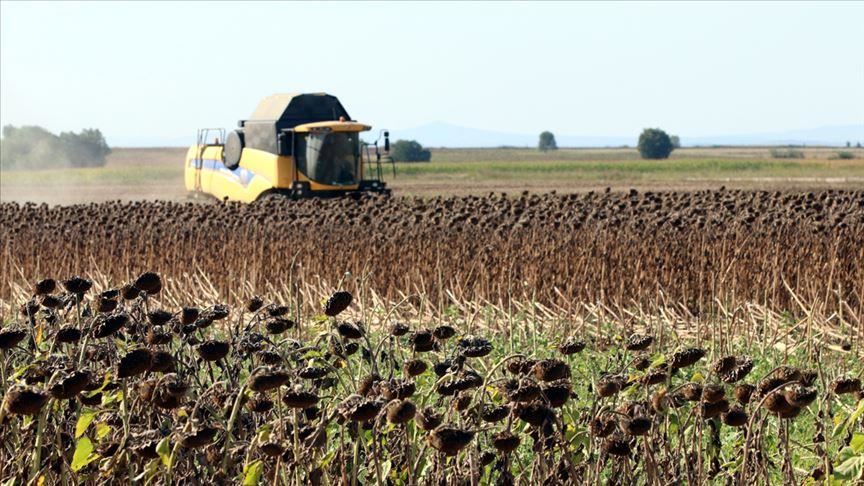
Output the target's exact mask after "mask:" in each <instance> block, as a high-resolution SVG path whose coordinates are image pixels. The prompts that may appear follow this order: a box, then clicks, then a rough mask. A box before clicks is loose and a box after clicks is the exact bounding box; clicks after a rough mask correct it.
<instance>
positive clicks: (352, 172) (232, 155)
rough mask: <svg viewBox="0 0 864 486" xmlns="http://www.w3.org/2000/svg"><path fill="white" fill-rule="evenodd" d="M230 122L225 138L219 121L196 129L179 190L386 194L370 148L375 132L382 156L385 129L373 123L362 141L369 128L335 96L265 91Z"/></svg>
mask: <svg viewBox="0 0 864 486" xmlns="http://www.w3.org/2000/svg"><path fill="white" fill-rule="evenodd" d="M238 125H239V128H237V129H236V130H234V131H232V132H230V133H229V134H228V136H227V138H226V136H225V129H224V128H202V129H200V130H198V140H197V142H196V143H195V145H193V146H191V147H189V150H188V151H187V152H186V165H185V182H186V189H187V190H189V191H191V192H192V194H193V195H198V194H209V195H212V196H214V197H216V198H218V199H223V200H232V201H243V202H252V201H255V200H259V199H267V198H285V197H287V198H291V199H300V198H308V197H335V196H344V195H356V194H360V193H363V192H371V193H379V194H385V195H389V194H390V189H388V188H387V185H386V184H385V183H384V182H383V181H382V179H381V153H380V152H379V150H378V141H379V140H381V138H382V137H383V138H384V153H385V156H386V157H387V158H389V152H390V139H389V133H388V132H387V131H385V130H381V132H379V136H378V140H376V141H375V142H374V143H373V144H371V145H370V144H367V143H365V142H362V141H361V140H360V133H361V132H365V131H369V130H371V129H372V127H370V126H369V125H364V124H362V123H358V122H356V121H354V120H351V117H350V116H348V112H347V111H345V108H344V107H342V104H341V103H340V102H339V100H338V99H337V98H336V97H335V96H330V95H328V94H324V93H313V94H276V95H273V96H269V97H267V98H265V99H264V100H262V101H261V102H260V103H259V104H258V108H256V109H255V112H254V113H252V116H251V117H250V118H249V119H248V120H241V121H240V122H239V123H238ZM370 147H374V150H375V161H374V165H373V163H372V159H371V157H370ZM391 160H392V159H391ZM393 170H394V174H395V166H394V169H393Z"/></svg>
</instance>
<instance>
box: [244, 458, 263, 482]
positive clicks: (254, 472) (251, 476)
mask: <svg viewBox="0 0 864 486" xmlns="http://www.w3.org/2000/svg"><path fill="white" fill-rule="evenodd" d="M243 469H244V470H245V473H246V474H245V475H244V477H243V486H258V482H259V481H261V475H262V474H263V473H264V463H263V462H261V461H260V460H257V461H255V462H253V463H251V464H249V465H248V466H246V467H244V468H243Z"/></svg>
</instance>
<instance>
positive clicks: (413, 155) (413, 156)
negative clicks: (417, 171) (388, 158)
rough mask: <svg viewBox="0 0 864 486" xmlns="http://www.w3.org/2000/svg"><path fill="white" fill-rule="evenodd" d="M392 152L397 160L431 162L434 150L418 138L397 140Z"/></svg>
mask: <svg viewBox="0 0 864 486" xmlns="http://www.w3.org/2000/svg"><path fill="white" fill-rule="evenodd" d="M390 154H391V155H392V157H393V160H395V161H396V162H429V160H431V159H432V152H430V151H429V150H428V149H424V148H423V146H422V145H420V143H418V142H417V141H416V140H397V141H396V142H395V143H394V144H393V149H392V150H391V151H390Z"/></svg>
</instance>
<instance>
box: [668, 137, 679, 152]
mask: <svg viewBox="0 0 864 486" xmlns="http://www.w3.org/2000/svg"><path fill="white" fill-rule="evenodd" d="M669 140H671V141H672V148H676V149H677V148H681V139H680V138H679V137H678V135H669Z"/></svg>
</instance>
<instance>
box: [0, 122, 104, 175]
mask: <svg viewBox="0 0 864 486" xmlns="http://www.w3.org/2000/svg"><path fill="white" fill-rule="evenodd" d="M109 153H111V148H110V147H108V143H107V142H106V141H105V137H104V136H103V135H102V132H101V131H99V129H97V128H86V129H83V130H81V131H80V132H78V133H75V132H61V133H60V135H55V134H53V133H51V132H49V131H48V130H46V129H44V128H42V127H39V126H22V127H15V126H12V125H6V126H4V127H3V132H2V137H0V168H2V169H49V168H65V167H102V166H104V165H105V158H106V157H107V156H108V154H109Z"/></svg>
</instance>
